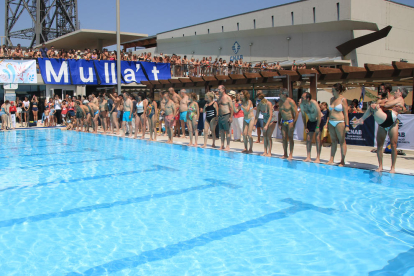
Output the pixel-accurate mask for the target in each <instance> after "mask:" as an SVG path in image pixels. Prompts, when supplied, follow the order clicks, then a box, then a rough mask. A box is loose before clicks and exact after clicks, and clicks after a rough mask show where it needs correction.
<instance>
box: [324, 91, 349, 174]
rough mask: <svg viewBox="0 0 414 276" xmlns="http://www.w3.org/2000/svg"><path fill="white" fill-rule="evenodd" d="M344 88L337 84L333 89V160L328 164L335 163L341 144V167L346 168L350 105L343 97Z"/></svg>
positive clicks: (330, 127)
mask: <svg viewBox="0 0 414 276" xmlns="http://www.w3.org/2000/svg"><path fill="white" fill-rule="evenodd" d="M344 90H345V89H344V87H343V86H342V85H341V84H340V83H337V84H335V85H334V86H333V87H332V94H333V97H332V98H331V104H330V106H329V125H328V128H329V133H330V134H331V140H332V145H331V158H330V159H329V161H328V162H327V163H326V164H327V165H331V164H333V163H334V157H335V153H336V148H337V145H338V142H339V145H340V147H341V162H340V163H339V166H340V167H343V166H345V156H346V141H345V134H346V133H347V132H348V131H349V118H348V103H347V101H346V99H345V98H344V97H343V96H342V93H343V92H344Z"/></svg>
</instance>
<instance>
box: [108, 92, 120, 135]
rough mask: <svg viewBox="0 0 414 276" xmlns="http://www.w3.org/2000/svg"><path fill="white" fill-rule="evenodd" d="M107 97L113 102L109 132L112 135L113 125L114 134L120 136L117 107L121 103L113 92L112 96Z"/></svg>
mask: <svg viewBox="0 0 414 276" xmlns="http://www.w3.org/2000/svg"><path fill="white" fill-rule="evenodd" d="M109 96H110V97H111V99H112V100H113V101H114V104H113V106H112V110H111V121H112V123H111V130H112V133H114V125H115V128H116V134H117V135H120V134H121V133H120V129H119V123H118V107H119V106H120V105H121V103H122V101H121V100H120V98H119V97H118V94H117V93H116V92H114V93H113V94H109Z"/></svg>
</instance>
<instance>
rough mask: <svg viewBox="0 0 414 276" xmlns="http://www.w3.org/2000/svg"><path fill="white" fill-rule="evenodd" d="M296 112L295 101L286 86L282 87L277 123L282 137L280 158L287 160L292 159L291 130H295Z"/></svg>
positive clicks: (292, 143)
mask: <svg viewBox="0 0 414 276" xmlns="http://www.w3.org/2000/svg"><path fill="white" fill-rule="evenodd" d="M298 114H299V112H298V108H297V106H296V104H295V101H294V100H292V99H291V98H289V91H288V90H287V89H286V88H283V89H282V94H281V95H280V101H279V117H278V125H279V129H280V130H281V131H282V138H283V152H284V154H283V157H282V158H287V159H288V160H292V158H293V147H294V145H295V144H294V142H293V132H294V131H295V125H296V121H297V120H298ZM288 140H289V144H290V153H289V157H288V155H287V146H288Z"/></svg>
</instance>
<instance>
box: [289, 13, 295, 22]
mask: <svg viewBox="0 0 414 276" xmlns="http://www.w3.org/2000/svg"><path fill="white" fill-rule="evenodd" d="M290 15H291V16H292V25H295V19H294V17H293V12H291V13H290Z"/></svg>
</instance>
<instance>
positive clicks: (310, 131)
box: [300, 92, 322, 163]
mask: <svg viewBox="0 0 414 276" xmlns="http://www.w3.org/2000/svg"><path fill="white" fill-rule="evenodd" d="M300 110H301V113H302V120H303V125H304V127H305V130H306V151H307V157H306V159H305V160H303V161H304V162H310V161H312V159H311V150H312V140H313V137H314V136H315V135H316V138H315V141H316V159H315V163H320V162H321V160H320V152H321V143H320V141H321V139H320V129H319V126H320V124H321V117H322V116H321V115H322V114H321V109H320V107H319V104H318V102H317V101H315V100H312V95H311V94H310V93H308V92H305V93H303V94H302V101H301V104H300ZM306 116H308V121H307V122H306Z"/></svg>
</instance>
